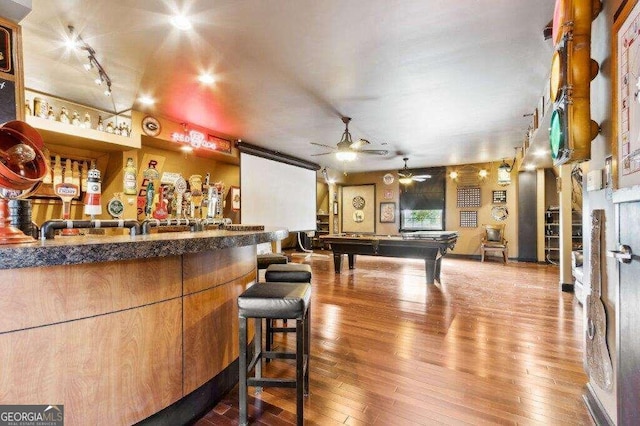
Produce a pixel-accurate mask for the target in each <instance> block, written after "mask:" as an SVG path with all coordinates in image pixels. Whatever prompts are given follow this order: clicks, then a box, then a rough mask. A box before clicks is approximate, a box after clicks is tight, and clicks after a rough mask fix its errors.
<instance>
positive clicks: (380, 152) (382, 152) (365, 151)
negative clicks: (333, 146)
mask: <svg viewBox="0 0 640 426" xmlns="http://www.w3.org/2000/svg"><path fill="white" fill-rule="evenodd" d="M358 152H361V153H363V154H373V155H387V154H388V153H389V151H387V150H384V149H359V150H358Z"/></svg>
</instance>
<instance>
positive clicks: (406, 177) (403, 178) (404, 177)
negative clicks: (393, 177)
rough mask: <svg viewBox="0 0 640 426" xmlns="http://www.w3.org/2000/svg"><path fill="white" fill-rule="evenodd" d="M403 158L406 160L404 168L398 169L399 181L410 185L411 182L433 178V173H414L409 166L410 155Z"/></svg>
mask: <svg viewBox="0 0 640 426" xmlns="http://www.w3.org/2000/svg"><path fill="white" fill-rule="evenodd" d="M402 160H404V168H403V169H402V170H399V171H398V176H399V179H398V182H400V183H401V184H403V185H408V184H410V183H411V182H424V181H425V180H427V179H430V178H431V175H427V174H421V175H414V174H413V173H412V172H411V171H410V170H409V169H408V168H407V161H409V157H404V158H403V159H402Z"/></svg>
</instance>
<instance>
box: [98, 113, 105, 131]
mask: <svg viewBox="0 0 640 426" xmlns="http://www.w3.org/2000/svg"><path fill="white" fill-rule="evenodd" d="M96 130H98V131H100V132H104V124H102V116H101V115H99V116H98V125H97V126H96Z"/></svg>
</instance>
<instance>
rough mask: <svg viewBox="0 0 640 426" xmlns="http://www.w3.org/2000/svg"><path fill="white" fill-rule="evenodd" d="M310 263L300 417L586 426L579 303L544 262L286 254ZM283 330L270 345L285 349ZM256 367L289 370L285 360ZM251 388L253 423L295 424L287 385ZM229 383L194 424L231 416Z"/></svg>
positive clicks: (233, 404) (312, 420) (233, 403)
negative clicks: (431, 272) (428, 262)
mask: <svg viewBox="0 0 640 426" xmlns="http://www.w3.org/2000/svg"><path fill="white" fill-rule="evenodd" d="M293 261H295V262H304V263H309V264H310V265H311V267H312V270H313V299H312V308H311V309H312V311H311V312H312V325H311V333H312V341H311V354H312V357H311V370H310V371H311V376H310V379H311V395H310V396H309V397H308V399H307V400H306V402H305V411H304V417H305V424H308V425H334V424H346V425H433V424H455V425H459V424H471V425H476V424H513V425H516V424H517V425H531V424H536V425H541V424H542V425H572V424H575V425H591V424H593V422H592V421H591V418H590V416H589V414H588V412H587V409H586V408H585V405H584V403H583V402H582V392H583V386H584V384H585V383H586V382H587V377H586V375H585V373H584V370H583V367H582V352H583V343H582V308H581V307H580V305H578V304H577V302H575V300H574V298H573V294H572V293H563V292H561V291H560V290H559V284H558V276H559V275H558V269H557V267H555V266H551V265H536V264H528V263H516V262H512V263H509V264H507V265H503V264H502V263H498V262H495V261H485V262H484V263H480V262H479V261H477V260H466V259H453V258H444V260H443V262H442V282H441V283H436V284H435V285H426V284H425V271H424V263H423V262H422V261H420V260H411V259H392V258H383V257H367V256H358V258H357V261H356V269H355V270H352V271H349V270H347V269H346V267H345V266H346V265H343V271H342V274H340V275H336V274H335V273H334V272H333V259H332V257H315V256H314V257H310V258H306V259H305V258H303V257H294V258H293ZM294 340H295V338H294V337H293V335H291V336H288V337H281V336H277V337H276V345H280V346H282V345H286V346H287V347H289V348H290V349H291V350H293V348H294V346H293V345H294V343H295V342H294ZM263 371H264V372H265V375H270V376H286V375H288V376H293V368H292V367H291V364H290V363H289V362H288V361H274V362H272V363H270V364H269V365H268V366H267V367H266V368H265V369H264V370H263ZM249 390H250V407H249V416H250V422H251V424H255V425H291V424H295V390H293V389H280V388H265V389H264V391H263V392H262V393H260V394H257V395H256V394H255V393H254V388H249ZM237 392H238V388H237V386H236V388H235V389H234V390H233V391H231V392H230V393H229V394H228V395H226V396H225V398H224V399H223V400H222V401H221V402H220V403H218V405H217V406H216V407H215V408H214V409H213V410H212V411H211V412H209V413H208V414H207V415H206V416H205V417H203V418H202V419H201V420H200V421H199V422H198V423H197V425H198V426H211V425H236V424H238V394H237Z"/></svg>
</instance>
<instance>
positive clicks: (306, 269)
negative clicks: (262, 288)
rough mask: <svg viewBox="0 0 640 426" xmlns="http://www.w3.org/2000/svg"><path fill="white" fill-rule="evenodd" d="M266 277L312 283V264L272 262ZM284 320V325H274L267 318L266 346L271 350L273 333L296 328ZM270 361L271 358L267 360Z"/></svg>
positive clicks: (289, 281)
mask: <svg viewBox="0 0 640 426" xmlns="http://www.w3.org/2000/svg"><path fill="white" fill-rule="evenodd" d="M264 279H265V281H266V282H267V283H272V282H286V283H309V284H311V266H309V265H306V264H303V263H287V264H272V265H269V266H268V267H267V270H266V272H265V273H264ZM281 319H282V320H283V326H282V327H274V321H275V320H273V319H268V320H267V327H266V330H267V336H266V342H267V343H266V348H267V350H268V351H270V350H271V345H273V333H278V332H280V333H292V332H294V331H295V330H296V329H295V328H293V327H287V320H286V319H284V318H281ZM267 362H269V360H267Z"/></svg>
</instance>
